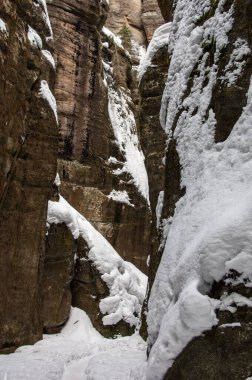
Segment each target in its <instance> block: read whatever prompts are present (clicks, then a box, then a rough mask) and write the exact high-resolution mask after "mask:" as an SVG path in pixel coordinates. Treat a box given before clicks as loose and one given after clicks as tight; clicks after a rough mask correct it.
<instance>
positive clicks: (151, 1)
mask: <svg viewBox="0 0 252 380" xmlns="http://www.w3.org/2000/svg"><path fill="white" fill-rule="evenodd" d="M142 23H143V28H144V31H145V34H146V37H147V40H148V42H150V40H151V39H152V36H153V34H154V32H155V30H156V29H157V28H158V27H159V26H161V25H163V24H164V18H163V16H162V14H161V11H160V8H159V6H158V3H157V0H143V2H142Z"/></svg>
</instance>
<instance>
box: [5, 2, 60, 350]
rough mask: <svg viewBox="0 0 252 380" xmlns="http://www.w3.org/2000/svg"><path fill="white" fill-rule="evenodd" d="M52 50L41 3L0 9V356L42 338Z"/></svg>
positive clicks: (52, 146) (51, 167)
mask: <svg viewBox="0 0 252 380" xmlns="http://www.w3.org/2000/svg"><path fill="white" fill-rule="evenodd" d="M50 44H51V30H50V25H49V23H48V22H47V18H46V10H45V8H44V7H43V4H42V3H40V2H35V1H34V2H33V1H31V0H29V1H28V0H27V1H11V0H6V1H3V2H1V9H0V87H1V93H0V119H1V131H0V136H1V162H0V177H1V183H0V218H1V219H0V251H1V256H0V278H1V286H0V288H1V290H0V292H1V306H0V324H1V329H0V330H1V331H0V350H1V351H5V352H7V351H9V350H13V349H14V348H15V347H17V346H18V345H21V344H26V343H33V342H35V341H36V340H38V339H40V338H41V337H42V328H43V321H42V318H41V315H40V306H41V305H40V299H41V294H40V291H41V281H42V270H43V269H42V268H43V257H44V245H45V244H44V241H45V232H46V231H45V225H46V213H47V201H48V198H49V196H50V193H51V191H52V184H53V180H54V178H55V174H56V165H57V162H56V160H57V147H58V138H57V135H58V128H57V124H56V118H55V114H54V110H53V109H52V107H51V104H52V103H53V96H52V95H51V93H50V90H49V87H48V84H49V86H51V85H52V80H53V78H54V71H53V67H52V64H51V63H50V59H49V60H48V56H49V57H50V53H49V52H48V50H50ZM42 49H43V50H42ZM45 50H46V51H47V52H45ZM47 83H48V84H47Z"/></svg>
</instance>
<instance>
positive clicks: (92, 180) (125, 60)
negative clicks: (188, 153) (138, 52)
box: [49, 0, 149, 271]
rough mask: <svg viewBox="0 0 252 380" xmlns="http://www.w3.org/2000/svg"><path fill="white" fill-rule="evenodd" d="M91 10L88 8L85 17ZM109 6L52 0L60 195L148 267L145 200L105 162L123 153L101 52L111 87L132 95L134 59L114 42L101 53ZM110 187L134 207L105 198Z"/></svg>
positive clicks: (141, 265) (121, 249)
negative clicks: (110, 68)
mask: <svg viewBox="0 0 252 380" xmlns="http://www.w3.org/2000/svg"><path fill="white" fill-rule="evenodd" d="M89 9H91V10H92V12H93V13H91V14H90V15H89V13H88V10H89ZM106 11H107V6H106V5H102V4H101V3H100V2H99V1H97V3H96V5H94V4H93V3H92V6H91V3H90V2H88V1H87V2H82V3H79V2H78V3H77V5H76V4H75V3H71V5H70V2H67V1H66V2H64V3H63V4H62V2H57V1H56V0H55V1H53V2H51V3H50V4H49V14H50V18H51V22H52V28H53V30H54V34H55V60H56V64H57V75H56V84H55V96H56V99H57V103H58V111H59V128H60V151H59V161H58V172H59V175H60V177H61V179H62V185H61V193H62V195H63V196H64V197H65V198H66V199H68V200H69V202H70V203H71V204H72V205H73V206H74V207H75V208H76V209H78V210H79V211H80V212H81V213H82V214H83V215H85V217H87V219H88V220H90V221H91V222H92V223H93V224H94V225H95V227H96V228H97V229H98V230H99V231H100V232H101V233H102V234H103V235H104V236H105V237H106V238H107V239H108V240H109V242H110V243H112V245H113V246H114V247H115V249H116V250H117V251H118V253H119V254H120V255H121V256H122V257H123V258H125V257H127V259H128V260H130V261H132V262H133V263H135V264H136V265H137V266H138V267H139V268H140V269H142V270H144V271H146V257H147V256H146V254H145V253H144V252H145V248H146V247H147V245H148V230H149V217H148V205H147V204H146V201H145V200H144V199H142V198H141V196H140V194H139V192H138V190H137V189H136V187H135V186H132V184H131V183H130V177H128V178H127V175H126V177H125V175H124V178H123V177H120V176H116V175H113V170H116V166H115V164H113V163H110V161H109V158H110V157H115V158H117V159H118V160H119V161H121V162H122V161H123V160H124V158H123V157H122V154H121V152H120V151H119V149H118V146H117V142H116V140H115V136H114V132H113V129H112V126H111V122H110V118H109V115H108V95H107V88H106V86H105V85H104V80H103V79H104V73H103V71H104V68H103V65H102V59H103V57H102V55H103V56H104V59H105V60H106V59H110V60H111V62H112V65H113V70H114V73H113V76H114V80H115V83H116V86H117V87H119V86H122V87H123V88H125V89H126V90H127V91H129V94H130V83H131V82H132V76H131V72H130V70H131V61H130V59H129V57H128V56H127V55H126V54H125V52H124V51H123V49H118V48H117V47H116V46H115V44H113V43H112V45H111V47H110V48H109V51H107V52H106V53H104V49H105V48H103V51H102V41H101V26H102V24H103V20H104V15H105V13H106ZM62 30H64V33H62ZM104 38H105V37H104ZM106 38H107V37H106ZM62 46H63V48H62ZM105 55H106V56H107V57H108V58H106V56H105ZM115 188H116V190H121V191H123V190H127V191H128V192H129V195H130V198H131V199H132V203H136V206H135V207H134V208H133V207H130V206H128V205H127V204H123V203H119V202H114V201H113V199H109V198H108V197H107V196H108V195H109V194H110V192H111V191H112V190H113V189H115ZM133 236H134V238H132V237H133ZM143 237H144V238H143ZM143 246H144V249H143Z"/></svg>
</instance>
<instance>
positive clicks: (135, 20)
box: [106, 0, 146, 45]
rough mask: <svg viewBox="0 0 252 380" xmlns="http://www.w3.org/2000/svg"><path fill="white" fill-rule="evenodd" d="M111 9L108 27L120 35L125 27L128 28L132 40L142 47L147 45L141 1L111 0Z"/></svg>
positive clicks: (107, 22)
mask: <svg viewBox="0 0 252 380" xmlns="http://www.w3.org/2000/svg"><path fill="white" fill-rule="evenodd" d="M109 8H110V10H109V13H108V18H107V21H106V25H107V27H108V28H109V29H110V30H111V31H112V32H114V33H116V34H118V33H120V31H121V30H122V28H123V26H126V27H127V28H128V29H129V31H130V32H131V35H132V39H133V40H135V41H137V42H138V43H139V44H141V45H145V42H146V36H145V33H144V30H143V24H142V2H141V0H129V1H127V0H122V1H117V0H111V1H110V2H109Z"/></svg>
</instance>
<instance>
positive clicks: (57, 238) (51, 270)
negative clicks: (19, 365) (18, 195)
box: [42, 224, 77, 333]
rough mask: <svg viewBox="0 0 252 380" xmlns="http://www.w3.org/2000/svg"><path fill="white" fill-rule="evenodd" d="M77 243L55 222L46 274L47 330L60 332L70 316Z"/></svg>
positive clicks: (45, 307) (44, 317)
mask: <svg viewBox="0 0 252 380" xmlns="http://www.w3.org/2000/svg"><path fill="white" fill-rule="evenodd" d="M76 253H77V242H76V241H75V240H74V239H73V237H72V233H71V232H70V230H69V229H68V228H67V227H66V226H65V225H64V224H59V225H55V224H53V225H51V226H50V229H49V231H48V232H47V236H46V255H45V262H44V273H43V289H42V300H43V307H42V310H43V321H44V331H45V332H46V333H56V332H59V331H60V330H61V327H62V325H63V324H64V323H65V322H66V320H67V319H68V316H69V313H70V307H71V303H72V294H71V289H70V284H71V281H72V279H73V275H74V255H75V254H76Z"/></svg>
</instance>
